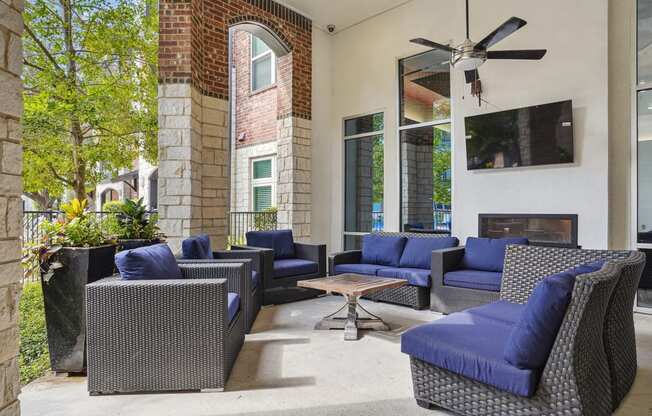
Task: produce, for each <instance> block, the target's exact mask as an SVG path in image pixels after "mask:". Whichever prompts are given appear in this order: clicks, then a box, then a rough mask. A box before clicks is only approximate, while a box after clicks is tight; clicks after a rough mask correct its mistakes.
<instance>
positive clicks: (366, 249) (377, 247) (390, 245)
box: [360, 233, 407, 267]
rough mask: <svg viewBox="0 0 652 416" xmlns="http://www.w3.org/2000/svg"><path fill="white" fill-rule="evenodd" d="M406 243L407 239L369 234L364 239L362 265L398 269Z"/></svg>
mask: <svg viewBox="0 0 652 416" xmlns="http://www.w3.org/2000/svg"><path fill="white" fill-rule="evenodd" d="M406 241H407V238H405V237H399V236H387V235H378V234H373V233H372V234H367V235H365V236H364V237H362V257H361V259H360V263H366V264H380V265H382V266H392V267H398V264H399V261H400V260H401V254H403V247H405V242H406Z"/></svg>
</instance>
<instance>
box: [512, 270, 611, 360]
mask: <svg viewBox="0 0 652 416" xmlns="http://www.w3.org/2000/svg"><path fill="white" fill-rule="evenodd" d="M602 264H603V263H602V262H596V263H591V264H586V265H583V266H580V267H576V268H574V269H570V270H567V271H564V272H561V273H557V274H554V275H551V276H548V277H545V278H544V279H543V280H541V281H540V282H539V283H538V284H537V285H536V286H535V287H534V290H533V291H532V295H531V296H530V298H529V299H528V301H527V304H526V305H525V309H523V313H522V314H521V318H520V319H519V320H518V322H516V324H515V325H514V328H512V332H511V334H510V336H509V338H508V339H507V342H506V344H505V349H504V358H505V360H506V361H507V362H509V363H510V364H512V365H514V366H516V367H519V368H529V369H541V368H543V367H544V365H545V364H546V361H548V355H550V350H551V349H552V346H553V344H554V343H555V338H557V332H559V327H560V326H561V323H562V321H563V320H564V315H565V314H566V309H567V308H568V304H569V303H570V300H571V296H572V294H573V287H574V285H575V278H576V277H577V276H578V275H580V274H585V273H592V272H595V271H597V270H600V268H602Z"/></svg>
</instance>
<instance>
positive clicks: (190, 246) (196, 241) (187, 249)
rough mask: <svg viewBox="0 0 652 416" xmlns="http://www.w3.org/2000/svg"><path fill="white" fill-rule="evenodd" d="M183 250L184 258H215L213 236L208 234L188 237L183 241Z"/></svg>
mask: <svg viewBox="0 0 652 416" xmlns="http://www.w3.org/2000/svg"><path fill="white" fill-rule="evenodd" d="M181 251H182V253H183V258H184V259H190V260H206V259H212V258H213V251H212V250H211V238H210V237H209V236H208V235H207V234H201V235H198V236H195V237H190V238H186V239H185V240H183V242H182V243H181Z"/></svg>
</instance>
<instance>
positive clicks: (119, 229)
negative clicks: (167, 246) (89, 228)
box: [104, 198, 163, 250]
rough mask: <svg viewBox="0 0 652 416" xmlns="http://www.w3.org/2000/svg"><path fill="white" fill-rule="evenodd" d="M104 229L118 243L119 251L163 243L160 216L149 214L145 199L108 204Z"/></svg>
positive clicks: (106, 205) (105, 207)
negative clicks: (159, 224)
mask: <svg viewBox="0 0 652 416" xmlns="http://www.w3.org/2000/svg"><path fill="white" fill-rule="evenodd" d="M104 210H105V211H106V212H107V216H106V218H105V220H104V229H105V230H106V231H107V232H108V233H109V234H111V235H114V236H115V237H116V239H117V241H118V250H128V249H132V248H138V247H143V246H149V245H152V244H157V243H160V242H161V239H162V238H163V234H162V233H161V231H160V230H159V228H158V225H157V223H158V215H157V214H156V213H151V214H150V213H149V212H148V211H147V207H146V206H145V204H144V203H143V199H142V198H140V199H136V200H131V199H127V200H125V201H123V202H118V203H116V202H115V201H113V202H110V203H106V204H105V205H104Z"/></svg>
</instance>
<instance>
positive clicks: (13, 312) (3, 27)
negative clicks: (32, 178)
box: [0, 0, 23, 416]
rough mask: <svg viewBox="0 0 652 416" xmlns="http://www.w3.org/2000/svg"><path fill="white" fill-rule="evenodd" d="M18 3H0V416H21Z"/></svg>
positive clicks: (5, 0)
mask: <svg viewBox="0 0 652 416" xmlns="http://www.w3.org/2000/svg"><path fill="white" fill-rule="evenodd" d="M22 8H23V1H22V0H0V86H1V87H0V416H16V415H18V414H19V413H20V409H19V405H18V393H19V391H20V382H19V380H18V363H17V355H18V296H19V294H20V288H21V286H20V277H21V275H22V269H21V266H20V240H19V238H20V236H21V234H22V204H21V201H20V195H21V193H22V180H21V174H22V148H21V145H20V141H21V130H20V117H21V114H22V109H23V104H22V98H21V89H22V86H21V81H20V73H21V69H22V68H21V65H22V61H23V52H22V47H21V40H20V36H21V33H22V31H23V19H22V16H21V11H22Z"/></svg>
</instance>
